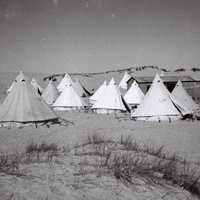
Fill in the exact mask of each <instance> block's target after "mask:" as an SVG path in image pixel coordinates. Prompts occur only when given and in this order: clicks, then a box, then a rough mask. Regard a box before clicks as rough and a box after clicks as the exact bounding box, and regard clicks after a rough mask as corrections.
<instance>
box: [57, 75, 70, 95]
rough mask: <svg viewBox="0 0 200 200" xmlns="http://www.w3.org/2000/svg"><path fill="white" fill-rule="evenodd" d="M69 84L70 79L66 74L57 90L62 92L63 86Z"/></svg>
mask: <svg viewBox="0 0 200 200" xmlns="http://www.w3.org/2000/svg"><path fill="white" fill-rule="evenodd" d="M70 84H73V81H72V78H71V77H70V75H69V74H68V73H66V74H65V76H64V78H63V79H62V80H61V81H60V83H59V84H58V86H57V89H58V91H59V92H62V91H63V90H64V89H65V86H66V85H70Z"/></svg>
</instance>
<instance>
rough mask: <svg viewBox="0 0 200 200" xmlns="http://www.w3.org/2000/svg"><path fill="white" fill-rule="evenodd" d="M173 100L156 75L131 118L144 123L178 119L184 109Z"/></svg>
mask: <svg viewBox="0 0 200 200" xmlns="http://www.w3.org/2000/svg"><path fill="white" fill-rule="evenodd" d="M174 100H175V98H174V97H173V98H172V97H171V95H170V93H169V91H168V90H167V88H166V87H165V85H164V84H163V81H162V79H161V78H160V76H159V75H158V74H156V76H155V78H154V80H153V83H152V85H151V87H150V88H149V90H148V92H147V94H146V95H145V97H144V99H143V100H142V102H141V104H140V105H139V106H138V108H137V109H136V110H135V111H134V112H133V113H132V115H131V117H132V118H134V119H136V120H145V121H172V120H177V119H180V118H182V114H183V113H181V111H182V110H184V109H183V108H182V107H181V105H180V104H179V102H178V100H176V102H175V101H174ZM178 108H179V109H178ZM184 114H186V112H185V113H184Z"/></svg>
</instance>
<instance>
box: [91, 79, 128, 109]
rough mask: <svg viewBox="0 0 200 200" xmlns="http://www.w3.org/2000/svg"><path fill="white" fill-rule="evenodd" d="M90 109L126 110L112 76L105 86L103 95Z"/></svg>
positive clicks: (126, 107)
mask: <svg viewBox="0 0 200 200" xmlns="http://www.w3.org/2000/svg"><path fill="white" fill-rule="evenodd" d="M92 109H94V110H97V109H103V110H113V111H114V110H119V111H127V109H129V108H128V106H127V105H125V101H124V100H123V97H122V95H121V93H120V90H119V87H118V86H117V85H116V83H115V80H114V79H113V78H112V79H111V81H110V83H109V84H108V86H107V87H106V90H105V93H104V95H102V96H100V97H99V99H98V100H97V101H96V102H95V103H94V105H93V106H92Z"/></svg>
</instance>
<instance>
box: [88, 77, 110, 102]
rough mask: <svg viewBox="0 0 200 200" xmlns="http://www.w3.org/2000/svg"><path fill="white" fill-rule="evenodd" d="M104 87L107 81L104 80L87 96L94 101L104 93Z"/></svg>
mask: <svg viewBox="0 0 200 200" xmlns="http://www.w3.org/2000/svg"><path fill="white" fill-rule="evenodd" d="M106 87H107V83H106V80H105V81H104V82H103V84H102V85H100V87H99V88H98V89H97V90H96V91H95V93H94V94H93V95H92V96H91V97H90V98H89V100H90V102H91V103H94V102H96V101H97V100H98V99H100V98H101V96H103V95H104V93H105V91H106Z"/></svg>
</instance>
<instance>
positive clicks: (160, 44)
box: [0, 0, 200, 72]
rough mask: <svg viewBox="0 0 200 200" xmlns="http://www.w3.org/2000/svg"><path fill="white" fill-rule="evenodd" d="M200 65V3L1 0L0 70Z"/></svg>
mask: <svg viewBox="0 0 200 200" xmlns="http://www.w3.org/2000/svg"><path fill="white" fill-rule="evenodd" d="M152 64H153V65H158V66H161V67H166V68H177V67H180V66H182V67H190V66H200V0H0V71H16V70H19V69H22V70H25V71H32V72H35V71H38V72H63V71H67V72H90V71H94V72H96V71H103V70H108V69H115V68H121V67H126V66H138V65H152Z"/></svg>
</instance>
